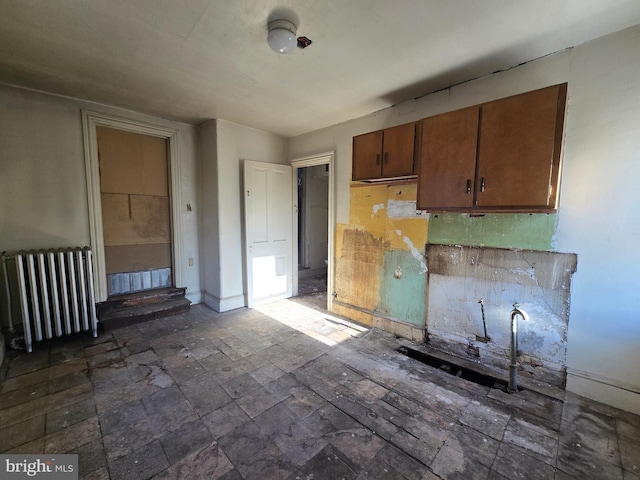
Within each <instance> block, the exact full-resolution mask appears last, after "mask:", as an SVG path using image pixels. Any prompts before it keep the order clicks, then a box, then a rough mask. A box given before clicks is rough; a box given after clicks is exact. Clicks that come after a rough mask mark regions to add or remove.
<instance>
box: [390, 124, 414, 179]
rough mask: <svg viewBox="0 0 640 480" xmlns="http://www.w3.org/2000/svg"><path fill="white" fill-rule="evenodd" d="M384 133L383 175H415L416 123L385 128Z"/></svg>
mask: <svg viewBox="0 0 640 480" xmlns="http://www.w3.org/2000/svg"><path fill="white" fill-rule="evenodd" d="M383 133H384V138H383V140H382V144H383V152H382V176H383V177H400V176H403V175H413V173H414V164H415V161H414V153H415V149H414V143H415V137H416V124H415V123H407V124H405V125H398V126H397V127H392V128H387V129H385V130H384V132H383Z"/></svg>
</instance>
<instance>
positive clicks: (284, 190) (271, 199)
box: [244, 160, 293, 308]
mask: <svg viewBox="0 0 640 480" xmlns="http://www.w3.org/2000/svg"><path fill="white" fill-rule="evenodd" d="M291 171H292V169H291V167H290V166H288V165H279V164H273V163H262V162H253V161H249V160H245V161H244V197H245V198H244V200H245V201H244V220H245V232H246V245H245V260H246V266H247V306H248V307H249V308H251V307H253V306H255V305H260V304H264V303H267V302H271V301H274V300H279V299H282V298H288V297H291V296H292V292H293V280H292V274H293V265H292V259H293V250H292V242H293V225H292V209H293V201H292V192H291V182H292V180H291Z"/></svg>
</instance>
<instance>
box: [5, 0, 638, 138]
mask: <svg viewBox="0 0 640 480" xmlns="http://www.w3.org/2000/svg"><path fill="white" fill-rule="evenodd" d="M278 16H280V17H284V18H286V19H289V20H293V21H294V23H296V24H297V25H298V35H306V36H307V37H309V38H310V39H311V40H312V41H313V44H312V45H311V46H309V47H308V48H307V49H305V50H301V49H296V50H295V52H294V53H292V54H289V55H278V54H276V53H274V52H272V51H271V50H270V49H269V47H268V46H267V43H266V34H267V21H268V20H269V19H273V18H274V17H278ZM639 23H640V1H638V0H298V1H294V0H281V1H275V0H0V82H3V83H7V84H11V85H20V86H25V87H28V88H32V89H36V90H42V91H46V92H52V93H56V94H60V95H66V96H70V97H75V98H81V99H87V100H91V101H95V102H100V103H105V104H109V105H115V106H119V107H124V108H127V109H131V110H135V111H139V112H144V113H148V114H152V115H156V116H160V117H164V118H170V119H173V120H179V121H183V122H188V123H199V122H202V121H204V120H207V119H211V118H222V119H225V120H229V121H232V122H236V123H239V124H242V125H247V126H250V127H255V128H259V129H262V130H266V131H270V132H274V133H277V134H281V135H284V136H294V135H298V134H301V133H305V132H308V131H312V130H316V129H318V128H322V127H325V126H329V125H333V124H337V123H340V122H343V121H346V120H350V119H353V118H357V117H361V116H364V115H367V114H369V113H371V112H374V111H378V110H380V109H383V108H386V107H389V106H391V105H394V104H397V103H400V102H402V101H405V100H408V99H411V98H415V97H419V96H422V95H426V94H428V93H431V92H433V91H436V90H439V89H442V88H445V87H448V86H451V85H455V84H457V83H460V82H464V81H466V80H470V79H472V78H476V77H479V76H483V75H487V74H489V73H492V72H494V71H497V70H503V69H506V68H509V67H512V66H515V65H518V64H521V63H523V62H526V61H529V60H532V59H534V58H538V57H541V56H544V55H547V54H549V53H553V52H557V51H559V50H563V49H565V48H568V47H571V46H575V45H578V44H580V43H583V42H586V41H588V40H590V39H593V38H596V37H599V36H602V35H605V34H608V33H611V32H615V31H618V30H621V29H623V28H626V27H628V26H632V25H636V24H639ZM639 47H640V46H639ZM0 105H1V102H0ZM0 108H1V107H0Z"/></svg>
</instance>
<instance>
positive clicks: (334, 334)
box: [255, 300, 369, 346]
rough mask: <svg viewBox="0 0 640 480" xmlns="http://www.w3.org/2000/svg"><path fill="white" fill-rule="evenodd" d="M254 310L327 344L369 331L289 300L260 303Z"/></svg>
mask: <svg viewBox="0 0 640 480" xmlns="http://www.w3.org/2000/svg"><path fill="white" fill-rule="evenodd" d="M255 310H257V311H259V312H261V313H263V314H264V315H268V316H269V317H271V318H273V319H274V320H277V321H278V322H280V323H282V324H284V325H287V326H288V327H291V328H294V329H296V330H298V331H299V332H302V333H304V334H305V335H308V336H309V337H311V338H314V339H315V340H318V341H319V342H322V343H324V344H325V345H328V346H334V345H337V344H339V343H341V342H343V341H345V340H349V339H350V338H353V337H357V336H360V335H362V334H363V333H366V332H368V331H369V329H368V328H366V327H363V326H362V325H358V324H356V323H353V322H351V321H349V320H347V319H345V318H341V317H337V316H335V315H332V314H331V313H329V312H326V311H321V310H316V309H313V308H309V307H306V306H304V305H301V304H299V303H296V302H293V301H291V300H280V301H277V302H272V303H268V304H266V305H260V306H258V307H255Z"/></svg>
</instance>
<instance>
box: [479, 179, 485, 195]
mask: <svg viewBox="0 0 640 480" xmlns="http://www.w3.org/2000/svg"><path fill="white" fill-rule="evenodd" d="M480 191H481V192H483V193H484V177H482V178H481V179H480Z"/></svg>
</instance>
